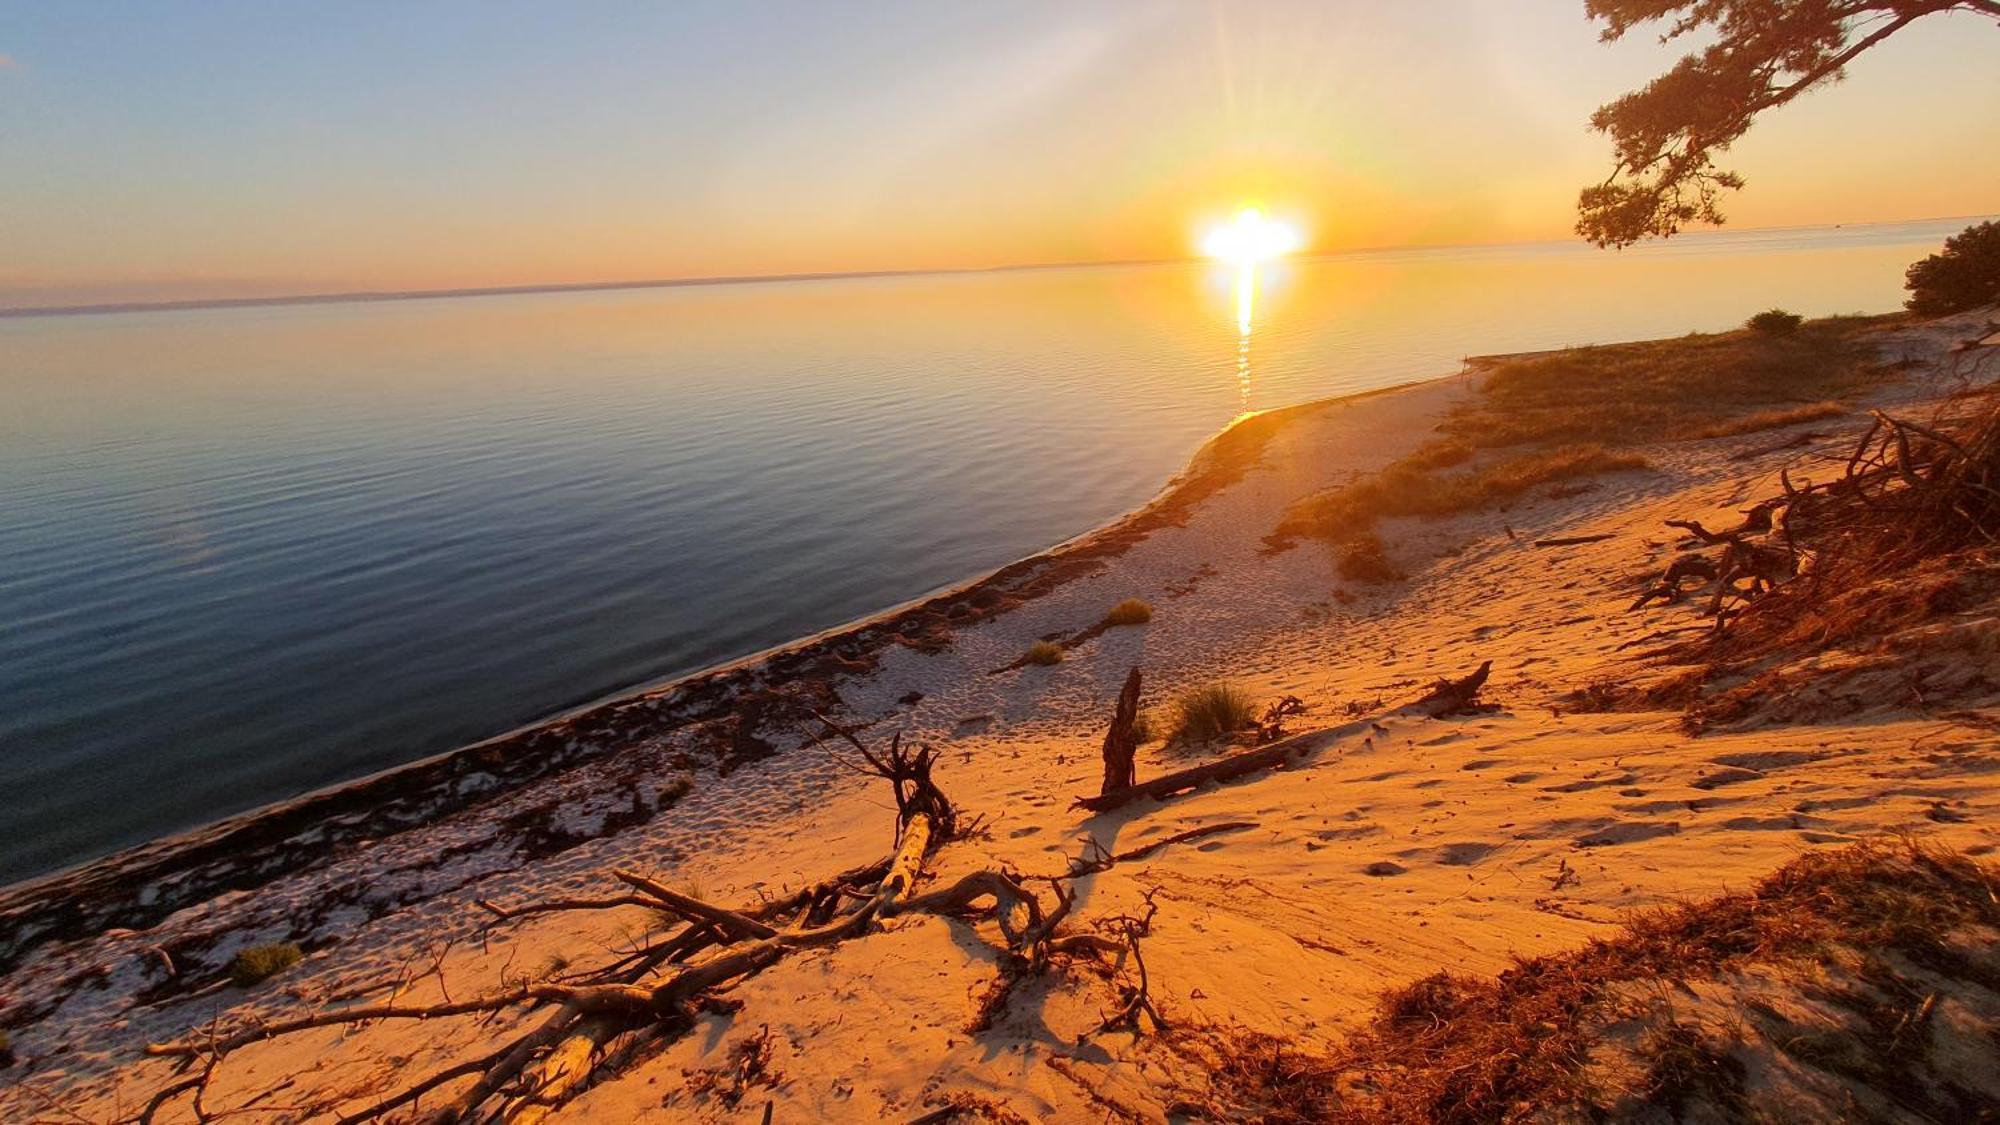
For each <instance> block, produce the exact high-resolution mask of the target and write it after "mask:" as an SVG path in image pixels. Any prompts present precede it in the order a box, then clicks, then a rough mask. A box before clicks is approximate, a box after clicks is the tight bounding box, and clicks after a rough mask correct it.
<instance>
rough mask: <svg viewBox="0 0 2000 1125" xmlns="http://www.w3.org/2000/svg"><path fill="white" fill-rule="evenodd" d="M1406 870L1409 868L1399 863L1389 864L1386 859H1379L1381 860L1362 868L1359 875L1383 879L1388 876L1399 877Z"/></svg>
mask: <svg viewBox="0 0 2000 1125" xmlns="http://www.w3.org/2000/svg"><path fill="white" fill-rule="evenodd" d="M1408 870H1409V868H1407V867H1404V866H1403V865H1402V864H1400V863H1390V862H1389V861H1388V860H1386V859H1381V860H1376V861H1375V862H1374V863H1371V864H1369V865H1368V866H1366V867H1364V868H1362V869H1361V873H1362V874H1363V875H1373V876H1375V877H1377V878H1384V877H1387V876H1390V875H1401V874H1402V873H1403V872H1405V871H1408Z"/></svg>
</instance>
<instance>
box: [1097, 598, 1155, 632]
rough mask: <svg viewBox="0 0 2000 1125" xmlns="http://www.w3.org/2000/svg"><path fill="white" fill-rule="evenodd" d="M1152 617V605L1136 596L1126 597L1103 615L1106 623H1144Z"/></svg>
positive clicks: (1114, 624)
mask: <svg viewBox="0 0 2000 1125" xmlns="http://www.w3.org/2000/svg"><path fill="white" fill-rule="evenodd" d="M1152 619H1153V607H1152V606H1150V605H1148V604H1147V603H1146V602H1144V601H1142V600H1140V599H1138V598H1126V599H1125V600H1124V601H1122V602H1119V603H1118V604H1117V605H1114V606H1112V607H1111V612H1110V613H1107V614H1105V615H1104V623H1105V624H1106V625H1112V626H1117V625H1144V624H1145V623H1146V622H1148V621H1151V620H1152Z"/></svg>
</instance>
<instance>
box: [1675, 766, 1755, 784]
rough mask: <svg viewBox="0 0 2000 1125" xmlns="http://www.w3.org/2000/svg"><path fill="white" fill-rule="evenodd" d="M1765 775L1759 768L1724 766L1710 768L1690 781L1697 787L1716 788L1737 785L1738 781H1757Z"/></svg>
mask: <svg viewBox="0 0 2000 1125" xmlns="http://www.w3.org/2000/svg"><path fill="white" fill-rule="evenodd" d="M1763 776H1765V775H1764V774H1762V773H1760V772H1758V771H1757V770H1746V769H1743V768H1741V767H1738V766H1724V767H1722V768H1721V769H1719V770H1710V771H1708V772H1707V773H1705V774H1702V775H1701V776H1700V777H1697V778H1695V779H1694V780H1693V781H1692V782H1689V784H1691V785H1693V786H1694V787H1695V788H1696V789H1714V788H1716V787H1717V786H1722V785H1735V784H1737V783H1738V782H1743V781H1755V780H1757V779H1758V778H1760V777H1763Z"/></svg>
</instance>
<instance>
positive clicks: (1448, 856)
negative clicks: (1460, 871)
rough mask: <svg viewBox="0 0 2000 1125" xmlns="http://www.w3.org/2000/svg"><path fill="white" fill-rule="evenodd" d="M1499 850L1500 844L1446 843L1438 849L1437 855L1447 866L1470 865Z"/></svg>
mask: <svg viewBox="0 0 2000 1125" xmlns="http://www.w3.org/2000/svg"><path fill="white" fill-rule="evenodd" d="M1499 850H1500V845H1498V844H1481V843H1466V844H1446V845H1445V846H1444V847H1442V848H1439V849H1438V852H1437V856H1438V862H1439V863H1442V864H1444V865H1445V866H1446V867H1470V866H1472V865H1473V864H1475V863H1478V862H1479V861H1480V860H1482V859H1485V858H1486V857H1487V856H1489V855H1492V854H1493V853H1494V852H1496V851H1499Z"/></svg>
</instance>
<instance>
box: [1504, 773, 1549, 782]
mask: <svg viewBox="0 0 2000 1125" xmlns="http://www.w3.org/2000/svg"><path fill="white" fill-rule="evenodd" d="M1540 776H1542V775H1541V774H1538V773H1532V772H1531V773H1510V774H1508V775H1507V776H1506V777H1503V778H1501V779H1500V780H1502V781H1504V782H1506V783H1507V784H1509V785H1526V784H1527V783H1528V782H1530V781H1533V780H1535V779H1536V778H1538V777H1540Z"/></svg>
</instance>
